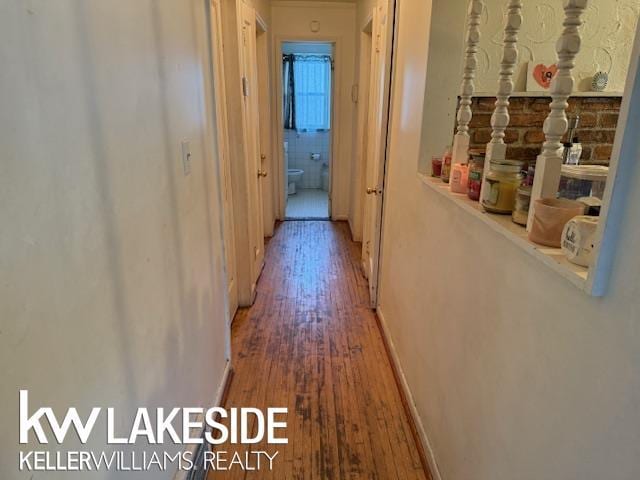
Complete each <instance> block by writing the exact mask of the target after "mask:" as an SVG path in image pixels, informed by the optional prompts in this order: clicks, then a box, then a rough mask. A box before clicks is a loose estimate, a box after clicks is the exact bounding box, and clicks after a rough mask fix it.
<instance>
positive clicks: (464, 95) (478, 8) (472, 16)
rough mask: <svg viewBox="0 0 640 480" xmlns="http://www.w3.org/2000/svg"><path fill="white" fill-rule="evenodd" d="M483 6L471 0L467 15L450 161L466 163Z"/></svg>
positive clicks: (482, 3)
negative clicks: (463, 57)
mask: <svg viewBox="0 0 640 480" xmlns="http://www.w3.org/2000/svg"><path fill="white" fill-rule="evenodd" d="M483 8H484V2H483V1H482V0H471V1H470V2H469V11H468V15H467V21H468V23H467V40H466V49H465V60H464V72H463V74H462V85H461V87H460V106H459V107H458V115H457V119H458V125H457V129H456V134H455V136H454V137H453V156H452V160H451V163H452V164H453V165H455V164H456V163H466V162H467V159H468V157H469V122H471V97H473V90H474V84H473V80H474V79H475V77H476V68H477V66H478V61H477V59H476V54H477V53H478V43H479V42H480V28H479V26H480V15H481V14H482V9H483Z"/></svg>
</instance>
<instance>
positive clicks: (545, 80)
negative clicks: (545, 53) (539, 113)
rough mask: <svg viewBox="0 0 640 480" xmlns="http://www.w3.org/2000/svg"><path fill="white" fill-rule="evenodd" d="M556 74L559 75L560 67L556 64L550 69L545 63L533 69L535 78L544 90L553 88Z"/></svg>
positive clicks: (550, 66)
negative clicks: (552, 84) (552, 83)
mask: <svg viewBox="0 0 640 480" xmlns="http://www.w3.org/2000/svg"><path fill="white" fill-rule="evenodd" d="M556 73H558V65H556V64H555V63H554V64H553V65H549V66H548V67H547V66H546V65H545V64H543V63H539V64H538V65H536V66H535V67H534V69H533V78H534V79H535V80H536V82H538V85H540V86H541V87H542V88H545V89H548V88H549V87H550V86H551V80H552V79H553V77H555V76H556Z"/></svg>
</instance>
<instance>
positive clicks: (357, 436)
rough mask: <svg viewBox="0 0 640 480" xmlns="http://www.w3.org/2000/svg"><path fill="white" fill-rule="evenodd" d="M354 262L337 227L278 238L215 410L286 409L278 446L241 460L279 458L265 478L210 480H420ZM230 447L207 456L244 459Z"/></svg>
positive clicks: (239, 473)
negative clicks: (226, 387)
mask: <svg viewBox="0 0 640 480" xmlns="http://www.w3.org/2000/svg"><path fill="white" fill-rule="evenodd" d="M359 258H360V244H356V243H354V242H352V241H351V240H350V235H349V229H348V226H347V224H346V223H343V222H340V223H333V222H326V221H325V222H322V221H307V222H296V221H294V222H285V223H283V224H281V225H280V226H279V227H278V229H277V231H276V234H275V236H274V238H273V239H272V240H271V241H270V242H269V244H268V246H267V254H266V265H265V269H264V272H263V273H262V277H261V279H260V281H259V283H258V295H257V299H256V302H255V304H254V305H253V306H252V307H251V308H249V309H243V310H241V311H239V312H238V314H237V315H236V318H235V320H234V324H233V328H232V352H233V368H234V377H233V381H232V383H231V386H230V388H229V391H228V396H227V400H226V405H225V406H226V407H227V408H230V407H247V406H251V407H257V408H260V409H265V410H266V408H267V407H288V408H289V413H288V415H287V416H286V421H287V428H286V429H285V430H281V431H280V433H281V434H282V435H283V436H286V437H288V439H289V443H288V444H287V445H267V444H257V445H252V446H251V448H250V449H248V450H249V451H253V452H255V451H260V450H262V451H266V452H268V453H269V454H270V455H271V454H273V453H274V452H275V451H279V453H278V455H277V456H276V458H275V459H274V460H273V471H269V470H268V468H267V469H265V468H264V467H263V468H262V469H261V470H260V471H243V470H241V469H240V468H232V469H231V470H228V471H225V472H223V471H217V472H215V471H212V472H211V473H210V474H209V477H208V478H209V479H214V478H225V479H226V478H232V479H240V478H251V479H254V478H255V479H263V478H264V479H278V480H280V479H360V478H362V479H403V480H404V479H431V476H430V475H429V474H428V473H427V472H425V470H424V468H423V465H422V463H421V458H420V455H419V451H418V448H417V445H416V443H415V440H414V437H413V436H412V430H411V425H410V423H409V420H408V417H407V414H406V412H405V410H404V408H403V404H402V398H401V396H400V393H399V390H398V387H397V385H396V382H395V378H394V375H393V370H392V366H391V363H390V360H389V357H388V355H387V352H386V350H385V345H384V341H383V338H382V336H381V333H380V330H379V328H378V324H377V321H376V317H375V314H374V312H373V311H372V310H371V309H370V308H369V307H368V289H367V283H366V280H365V279H364V278H363V276H362V274H361V273H360V268H359ZM282 419H284V418H282ZM239 447H243V446H242V445H221V446H217V447H216V448H215V449H214V451H215V450H218V451H220V450H226V451H227V452H233V451H239V452H244V451H245V450H242V449H241V448H239ZM243 455H244V454H243ZM265 460H266V459H263V462H264V461H265ZM263 465H264V464H263Z"/></svg>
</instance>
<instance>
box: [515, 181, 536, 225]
mask: <svg viewBox="0 0 640 480" xmlns="http://www.w3.org/2000/svg"><path fill="white" fill-rule="evenodd" d="M530 203H531V187H530V186H528V185H522V186H520V187H518V190H517V191H516V203H515V206H514V208H513V214H512V215H511V219H512V220H513V221H514V223H517V224H518V225H526V224H527V219H528V218H529V205H530Z"/></svg>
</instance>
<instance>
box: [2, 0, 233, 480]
mask: <svg viewBox="0 0 640 480" xmlns="http://www.w3.org/2000/svg"><path fill="white" fill-rule="evenodd" d="M205 19H206V16H205V12H204V2H202V1H200V0H189V1H180V2H177V1H170V0H153V1H151V0H148V1H135V2H131V1H128V0H117V1H109V2H84V1H72V0H57V1H55V2H54V1H47V2H28V3H25V2H2V3H1V4H0V32H2V34H1V35H2V39H3V41H2V42H0V63H1V64H2V74H1V75H0V103H1V104H2V108H1V109H0V145H2V153H1V156H0V158H1V160H0V225H2V231H1V234H0V270H1V271H2V275H1V278H2V280H1V281H0V365H2V382H1V383H0V403H1V404H2V405H3V407H4V408H3V409H2V412H0V430H1V431H2V432H3V437H2V441H1V445H2V448H0V477H1V478H3V479H7V480H13V479H19V478H40V477H42V478H44V477H45V476H46V478H51V479H53V478H60V479H68V478H82V479H87V478H123V477H122V473H120V474H116V473H111V474H107V473H102V474H98V473H81V474H79V475H77V476H74V475H73V474H70V473H61V474H58V475H55V474H46V475H44V474H42V475H41V474H35V476H33V477H32V474H31V473H28V472H23V473H18V472H17V458H18V455H17V450H18V438H17V432H18V390H19V389H20V388H27V389H29V390H30V392H31V401H32V405H33V407H35V406H51V407H54V408H55V409H56V411H58V412H60V413H62V412H64V411H65V410H66V409H67V408H68V407H70V406H77V407H79V408H80V411H81V413H82V414H83V415H84V414H86V413H88V409H89V407H91V406H102V407H107V406H111V407H115V408H116V409H117V411H118V412H119V414H120V415H122V416H124V418H123V419H122V421H120V422H118V424H117V428H122V427H123V426H124V425H126V424H128V422H130V420H131V418H129V417H128V415H130V414H131V413H132V412H133V409H134V408H136V407H138V406H151V407H154V406H165V407H168V406H209V405H211V404H212V403H213V401H214V399H215V396H216V391H217V389H218V387H219V384H220V382H221V380H222V375H223V370H224V368H225V364H226V361H225V348H226V345H225V344H226V336H227V332H226V327H225V299H224V296H223V295H224V291H225V281H224V275H223V247H222V235H221V227H220V225H221V212H220V200H219V194H220V191H219V185H218V177H217V170H216V162H215V159H214V157H213V151H212V145H211V142H210V139H212V138H213V135H212V134H213V129H212V126H211V124H210V122H209V121H208V119H209V112H208V109H207V106H208V101H207V95H208V92H207V91H206V90H207V89H206V87H205V85H206V84H207V83H206V82H207V80H208V79H207V78H206V77H207V75H208V69H207V64H206V59H207V54H206V46H205V38H206V37H205V23H204V22H205ZM183 139H188V140H189V141H190V142H191V149H192V150H191V151H192V166H191V174H190V175H189V176H184V175H183V172H182V165H181V159H180V141H181V140H183ZM100 428H101V429H102V425H101V426H100ZM103 438H104V432H102V433H100V432H97V433H96V434H94V436H93V437H92V441H91V442H90V443H89V444H88V445H87V446H85V448H87V449H95V450H102V449H104V448H105V447H104V445H103ZM32 447H33V446H32ZM51 447H52V448H55V444H54V445H51ZM77 447H78V445H76V444H74V442H73V441H70V442H69V443H67V444H65V448H68V449H77ZM111 448H113V447H111ZM162 448H163V449H164V448H166V449H168V450H174V451H177V450H179V449H180V447H178V446H170V445H167V446H165V447H162ZM107 450H108V448H107ZM148 450H153V448H151V447H150V448H148ZM173 473H174V472H166V473H164V474H160V473H157V472H155V473H153V474H150V475H148V476H145V475H142V474H141V475H136V477H135V478H154V479H161V478H171V477H172V475H173Z"/></svg>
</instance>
